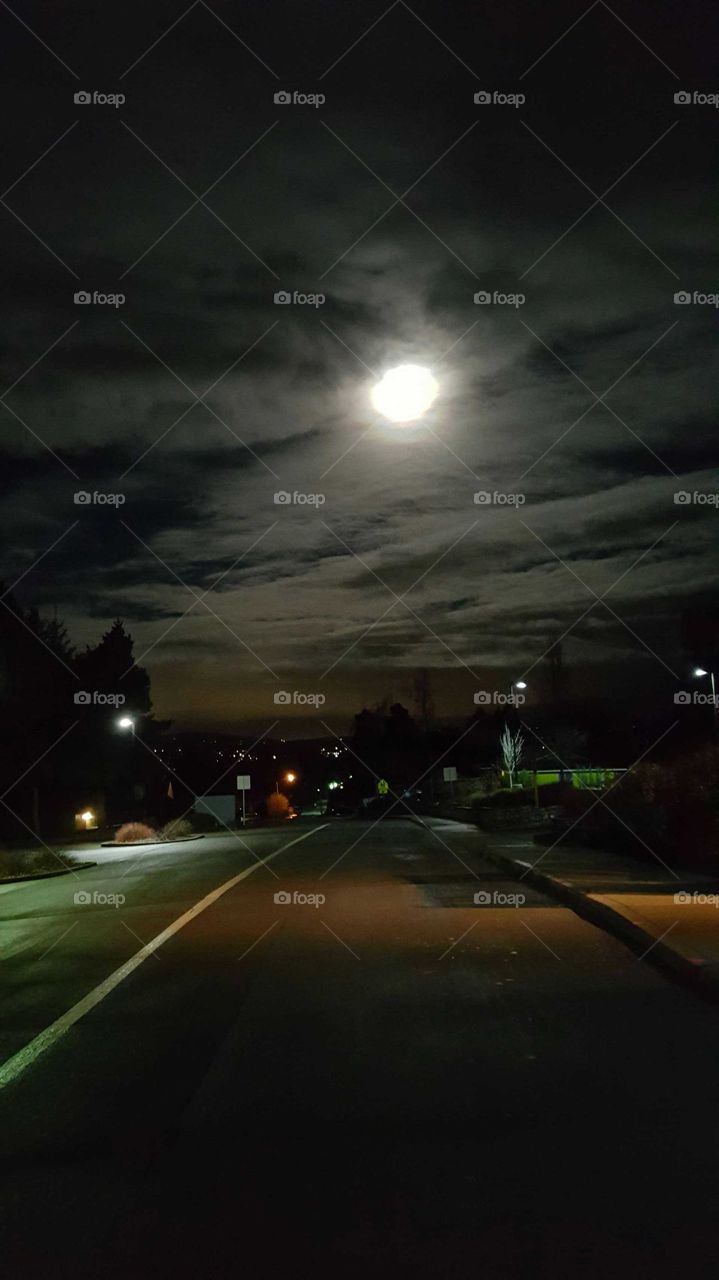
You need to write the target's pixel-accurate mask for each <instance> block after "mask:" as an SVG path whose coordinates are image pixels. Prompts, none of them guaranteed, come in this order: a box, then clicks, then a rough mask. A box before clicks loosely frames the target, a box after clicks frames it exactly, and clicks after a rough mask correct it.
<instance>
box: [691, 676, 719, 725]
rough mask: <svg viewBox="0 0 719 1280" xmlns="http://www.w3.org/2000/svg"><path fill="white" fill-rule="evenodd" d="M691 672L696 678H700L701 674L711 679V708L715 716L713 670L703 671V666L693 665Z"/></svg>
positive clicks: (715, 696) (715, 701) (715, 699)
mask: <svg viewBox="0 0 719 1280" xmlns="http://www.w3.org/2000/svg"><path fill="white" fill-rule="evenodd" d="M692 674H693V675H694V676H696V678H697V679H698V680H700V679H701V677H702V676H709V679H710V680H711V686H712V710H713V712H714V715H715V716H716V714H717V695H716V685H715V683H714V672H713V671H705V670H704V668H703V667H695V668H694V671H693V672H692Z"/></svg>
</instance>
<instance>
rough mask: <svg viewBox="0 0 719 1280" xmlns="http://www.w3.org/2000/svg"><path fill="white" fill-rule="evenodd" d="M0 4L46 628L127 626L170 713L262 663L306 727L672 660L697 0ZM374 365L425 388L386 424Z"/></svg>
mask: <svg viewBox="0 0 719 1280" xmlns="http://www.w3.org/2000/svg"><path fill="white" fill-rule="evenodd" d="M0 30H1V32H2V41H1V42H0V44H1V47H2V50H3V52H2V55H1V56H2V62H3V75H2V85H3V88H2V94H3V98H4V111H3V120H4V128H3V134H4V148H3V151H4V159H5V163H4V174H3V181H2V190H3V192H4V194H3V196H2V204H1V205H0V218H1V219H2V228H3V253H2V262H1V265H0V270H1V271H2V275H3V285H4V287H3V289H2V303H1V305H2V308H3V324H2V347H1V348H0V351H1V360H2V367H1V369H0V379H1V382H2V391H1V392H0V396H2V399H1V400H0V405H1V407H2V413H1V414H0V426H1V428H2V434H1V436H0V449H1V450H2V471H3V477H4V481H5V501H4V514H3V532H4V539H3V541H4V545H5V554H4V564H3V566H2V572H3V576H4V578H5V581H6V583H7V584H8V585H11V584H13V583H15V582H16V581H17V580H18V579H21V580H20V582H19V583H18V586H17V588H16V592H17V594H18V596H19V597H20V598H21V599H22V600H23V601H25V602H28V603H29V602H31V601H33V602H37V603H38V604H39V605H40V606H41V607H42V608H43V609H44V610H47V611H49V610H51V609H52V608H53V607H57V610H58V612H59V614H60V615H61V616H62V617H63V618H64V620H65V621H66V623H67V625H68V628H69V630H70V632H71V634H72V636H73V638H74V639H75V640H76V642H77V643H78V644H79V645H82V644H84V643H86V642H89V643H91V642H94V641H96V639H97V638H98V637H99V635H100V634H101V632H102V631H103V630H104V629H105V628H106V627H107V626H108V625H109V623H110V621H111V620H112V619H113V618H114V617H115V616H117V615H119V616H121V617H123V618H124V619H126V621H127V624H128V626H129V629H130V630H131V631H132V633H133V635H134V637H135V646H136V654H137V655H138V657H140V656H142V655H143V654H144V655H145V657H144V659H143V661H144V663H145V665H146V666H147V667H148V669H149V671H150V674H151V677H152V681H153V692H154V698H155V709H156V711H157V713H158V714H160V715H162V716H168V717H173V718H174V719H175V720H176V721H177V723H178V724H180V725H191V724H208V725H210V724H217V725H224V726H232V725H240V724H243V723H245V722H249V721H250V720H252V721H261V720H262V718H263V717H264V716H270V715H271V714H272V713H273V711H274V707H273V695H274V693H275V691H276V690H277V689H300V690H324V691H325V696H326V698H327V703H326V708H325V714H326V715H327V716H328V717H329V718H330V719H334V720H336V721H337V722H338V723H339V722H341V721H342V719H343V717H344V718H346V716H348V715H349V714H351V713H352V712H354V711H355V710H357V709H358V708H359V706H361V704H362V703H363V702H364V701H366V700H377V699H379V698H381V697H382V696H383V695H385V694H387V695H389V696H393V697H404V698H405V699H406V696H407V690H408V686H409V682H410V677H411V672H412V671H413V670H414V669H416V668H417V667H421V666H426V667H429V668H432V669H434V671H435V677H434V682H435V697H436V701H437V703H438V710H439V711H440V712H441V713H444V714H449V713H452V714H458V713H461V712H462V711H465V712H467V713H469V712H470V711H471V710H472V694H473V691H474V690H475V689H477V688H493V687H495V686H498V687H499V686H501V685H502V683H503V682H506V680H507V679H509V678H511V677H512V676H515V677H516V676H517V675H518V674H524V673H528V674H527V679H528V682H529V683H530V685H531V683H532V674H531V673H533V672H534V673H537V672H539V671H541V665H542V659H543V655H545V653H546V651H547V649H548V648H549V647H550V645H551V644H552V643H553V642H554V641H555V640H556V639H557V638H558V637H560V636H562V635H565V640H564V650H565V662H566V663H568V664H569V666H570V667H572V668H573V669H574V670H575V672H576V673H577V675H578V677H579V678H580V679H581V680H587V681H589V682H591V681H594V682H595V684H598V685H600V686H602V685H603V686H604V687H605V688H606V687H608V685H607V682H610V683H611V681H612V680H613V679H615V678H618V677H617V673H618V672H624V673H625V675H626V673H627V672H630V673H631V676H632V680H633V681H634V680H636V681H644V682H645V683H648V684H649V685H651V683H652V681H658V682H660V683H661V682H664V683H666V682H667V681H669V682H671V681H673V679H674V675H673V673H676V674H677V675H679V674H681V671H682V670H683V667H682V662H683V659H682V655H681V651H680V644H679V641H680V634H679V618H680V614H681V610H682V608H683V607H684V605H685V604H686V603H687V602H688V601H689V600H692V599H696V598H697V597H699V596H701V595H702V594H703V593H705V592H706V591H707V590H710V589H711V587H712V584H713V582H714V581H715V578H716V570H717V555H716V550H715V548H716V522H717V518H718V517H717V508H716V506H715V505H712V502H711V497H712V496H714V495H715V494H716V493H717V492H719V473H718V472H717V450H716V443H715V440H716V422H715V407H714V406H715V397H712V391H713V389H714V386H715V383H716V363H717V358H716V331H717V316H718V314H719V312H718V311H717V309H716V307H715V306H713V305H712V304H711V301H709V300H707V301H702V299H704V298H706V297H707V295H711V294H712V293H716V291H717V290H718V289H719V272H718V271H717V257H716V235H715V233H713V232H714V226H713V224H714V220H715V208H716V190H715V189H714V188H715V185H716V175H715V166H714V170H713V169H712V157H713V155H715V142H716V132H717V120H718V119H719V115H718V113H717V108H716V107H715V106H713V105H712V104H711V101H710V100H709V101H702V100H701V95H709V99H710V98H711V95H712V94H716V93H717V92H719V81H717V79H716V75H715V69H714V68H713V56H712V49H713V48H715V47H716V38H717V30H716V17H715V13H714V12H713V6H710V5H708V4H706V3H705V4H700V3H695V2H692V0H689V2H687V0H682V3H679V2H678V0H677V2H673V3H658V4H655V5H653V6H646V5H644V4H640V3H637V2H636V0H621V3H620V2H619V0H617V4H616V5H614V4H613V5H611V6H610V5H607V4H605V3H603V0H596V3H594V4H592V5H591V6H587V7H586V8H585V7H584V5H583V4H582V3H581V2H580V3H568V2H567V3H565V2H561V3H554V4H549V5H542V6H535V5H530V4H528V3H519V0H508V2H507V3H505V4H503V5H501V6H496V5H490V4H484V5H483V4H478V5H476V4H472V5H469V4H467V5H458V6H453V7H452V9H451V10H449V9H448V8H447V6H445V5H442V4H440V3H438V2H437V0H423V3H422V5H421V7H420V6H419V5H418V6H416V7H415V6H414V5H412V6H410V5H407V4H405V3H403V0H397V2H396V3H395V4H393V5H391V6H390V7H389V8H384V9H383V6H382V0H380V3H379V4H370V3H348V4H343V5H336V4H334V3H329V2H328V0H325V2H324V3H318V2H316V3H309V4H307V3H303V4H301V5H300V4H297V3H295V4H290V3H276V2H274V0H270V2H269V3H261V4H260V3H247V4H243V5H240V4H238V3H236V0H235V2H227V3H226V2H225V0H216V2H214V3H212V4H210V5H208V4H204V3H203V2H202V0H199V2H198V3H196V4H193V5H191V6H190V7H189V8H185V7H184V6H183V3H182V0H156V3H154V4H153V5H146V4H145V5H140V4H137V3H134V2H133V0H130V2H129V3H127V4H125V5H123V6H120V7H113V6H108V5H106V4H99V3H89V2H88V3H83V4H79V3H76V4H73V3H68V4H66V5H63V7H62V13H59V12H58V8H57V6H55V5H52V4H50V3H48V2H46V0H36V2H35V3H20V2H18V3H13V4H10V5H8V4H5V3H3V4H2V5H1V6H0ZM713 75H714V79H712V76H713ZM78 93H80V94H83V95H90V97H91V98H92V97H93V95H107V96H108V97H110V96H111V95H124V98H125V101H124V102H122V103H120V104H119V105H115V104H113V102H112V101H102V100H101V98H98V99H97V100H94V101H90V102H86V101H79V102H76V101H75V95H76V94H78ZM278 93H279V94H281V95H284V96H287V95H290V96H291V97H294V95H307V96H308V98H310V99H311V96H312V95H315V97H316V96H317V95H324V98H325V101H324V102H321V103H320V104H319V105H317V104H316V102H313V101H312V100H310V101H306V102H303V101H291V102H286V101H279V102H276V101H275V95H276V94H278ZM478 93H479V94H483V95H485V96H486V95H487V94H488V95H489V96H490V101H489V102H486V101H479V102H476V101H475V94H478ZM677 93H681V94H684V95H689V97H690V99H691V100H690V101H688V102H685V101H679V102H675V94H677ZM497 95H504V97H505V99H506V100H497ZM696 95H700V96H699V98H698V100H694V99H695V97H696ZM521 96H523V97H524V101H521ZM80 291H85V292H89V293H90V294H91V295H93V294H95V293H97V294H98V295H100V296H105V297H106V296H107V295H118V294H120V295H124V302H122V303H120V304H119V305H117V306H114V305H112V304H111V303H108V302H104V303H103V302H100V301H98V302H91V303H90V304H77V303H76V302H75V300H74V299H75V294H76V293H78V292H80ZM278 291H288V292H289V293H290V294H291V295H293V296H294V295H295V293H296V294H298V295H304V296H307V295H315V297H316V295H323V296H324V299H325V301H324V302H323V303H321V304H320V305H312V304H310V303H304V304H302V303H299V302H294V301H293V302H291V303H290V304H289V305H284V304H278V303H276V302H275V300H274V299H275V294H276V293H277V292H278ZM682 292H688V293H689V295H690V297H691V301H690V302H689V303H677V302H675V295H676V294H677V293H682ZM477 293H481V294H489V296H490V299H491V301H490V302H489V303H481V302H480V303H476V302H475V300H474V299H475V294H477ZM508 296H510V297H511V296H513V297H514V298H515V301H516V302H517V303H518V305H512V303H510V302H502V301H500V300H496V301H495V297H496V298H497V299H499V298H502V297H508ZM521 299H523V301H521ZM408 362H409V363H415V364H421V365H424V366H427V367H428V368H430V369H431V370H432V371H433V373H434V376H435V377H436V379H437V381H438V383H439V387H440V393H439V396H438V398H437V400H436V401H435V404H434V405H433V407H432V409H431V410H430V411H429V412H428V414H427V415H426V416H425V417H423V418H422V419H421V420H420V421H419V422H417V423H415V424H413V425H411V426H400V427H398V426H392V425H391V424H389V423H387V422H386V421H385V420H384V419H382V418H381V417H380V416H379V415H378V414H377V412H376V411H375V410H374V409H373V408H372V405H371V403H370V399H369V391H370V389H371V387H372V386H373V384H374V383H375V382H376V381H377V380H378V379H379V378H380V377H381V376H382V374H383V373H384V372H385V371H386V370H387V369H389V368H391V367H393V366H395V365H398V364H403V363H408ZM78 492H82V493H85V494H90V495H95V494H101V495H122V498H123V499H124V501H123V502H122V505H121V506H118V505H113V504H112V503H110V502H105V503H104V504H102V505H101V504H99V503H98V502H96V501H94V500H93V501H91V502H89V503H87V502H85V503H80V504H78V503H77V502H76V501H75V495H76V494H77V493H78ZM278 492H281V493H283V494H290V495H291V498H292V500H291V501H290V502H282V503H279V504H278V503H277V502H276V501H275V495H276V494H277V493H278ZM480 492H481V493H483V494H489V495H491V500H490V501H488V502H487V501H484V502H479V503H478V502H477V501H475V494H477V493H480ZM695 492H696V493H698V494H701V495H702V496H709V498H710V501H708V502H707V501H701V500H696V499H694V496H693V495H694V494H695ZM677 493H688V494H690V495H692V500H691V501H684V502H676V501H675V495H676V494H677ZM295 495H303V496H306V495H310V496H311V500H310V501H297V500H296V499H295ZM316 495H320V497H319V499H318V498H317V497H316ZM496 495H500V497H499V499H498V498H497V497H496ZM508 495H510V497H511V498H512V499H513V500H512V501H507V500H506V499H507V496H508ZM515 495H519V496H518V498H516V497H515ZM405 593H406V594H405ZM605 593H607V594H606V600H604V601H601V600H599V597H602V596H604V594H605Z"/></svg>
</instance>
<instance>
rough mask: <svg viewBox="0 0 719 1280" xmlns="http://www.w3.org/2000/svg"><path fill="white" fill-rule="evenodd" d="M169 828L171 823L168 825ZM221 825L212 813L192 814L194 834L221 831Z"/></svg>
mask: <svg viewBox="0 0 719 1280" xmlns="http://www.w3.org/2000/svg"><path fill="white" fill-rule="evenodd" d="M168 826H169V823H168ZM220 826H221V824H220V823H219V822H218V821H217V818H216V817H215V815H214V814H212V813H194V812H193V814H192V823H191V827H192V830H193V832H194V831H196V832H198V833H201V832H207V831H219V830H220Z"/></svg>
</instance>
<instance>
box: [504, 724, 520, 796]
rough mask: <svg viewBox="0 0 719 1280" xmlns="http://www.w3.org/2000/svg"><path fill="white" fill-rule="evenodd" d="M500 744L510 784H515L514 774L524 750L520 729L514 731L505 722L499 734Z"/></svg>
mask: <svg viewBox="0 0 719 1280" xmlns="http://www.w3.org/2000/svg"><path fill="white" fill-rule="evenodd" d="M499 745H500V747H501V749H502V763H503V764H504V767H505V769H506V771H507V773H508V774H509V786H510V788H511V787H513V786H514V775H515V773H516V772H517V769H518V768H519V762H520V760H521V759H522V752H523V751H524V738H523V736H522V732H521V730H520V729H517V730H516V731H515V732H514V733H512V730H511V729H510V727H509V725H508V724H505V726H504V728H503V730H502V732H501V734H500V735H499Z"/></svg>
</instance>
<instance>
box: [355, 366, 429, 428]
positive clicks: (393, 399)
mask: <svg viewBox="0 0 719 1280" xmlns="http://www.w3.org/2000/svg"><path fill="white" fill-rule="evenodd" d="M438 392H439V383H438V382H437V379H436V378H433V376H432V374H431V373H430V371H429V369H425V368H423V367H422V365H420V364H401V365H398V367H397V368H396V369H389V370H388V372H387V373H386V374H385V375H384V377H383V378H382V380H381V382H378V383H377V385H376V386H374V387H373V388H372V392H371V400H372V404H373V405H374V407H375V409H377V410H378V412H379V413H381V414H382V415H383V417H385V418H389V420H390V422H413V421H414V420H415V418H421V417H422V414H423V413H426V412H427V410H428V409H429V408H430V407H431V405H432V404H433V403H434V401H435V400H436V398H437V393H438Z"/></svg>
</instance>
